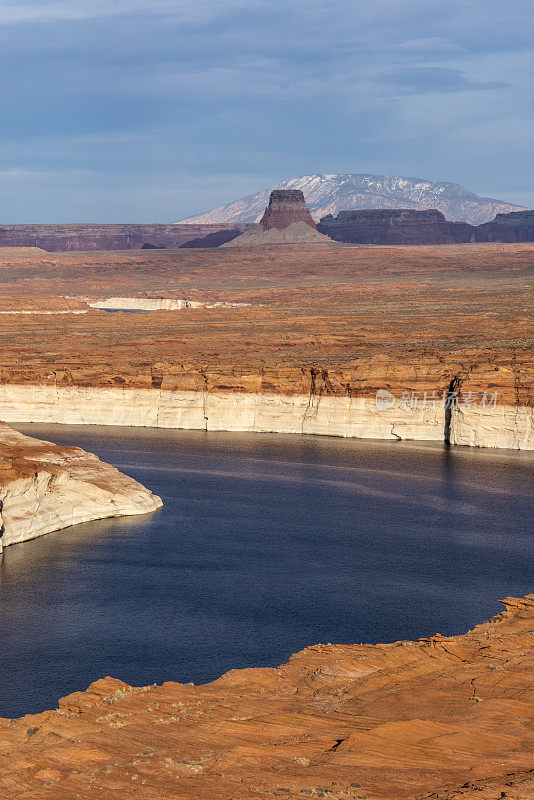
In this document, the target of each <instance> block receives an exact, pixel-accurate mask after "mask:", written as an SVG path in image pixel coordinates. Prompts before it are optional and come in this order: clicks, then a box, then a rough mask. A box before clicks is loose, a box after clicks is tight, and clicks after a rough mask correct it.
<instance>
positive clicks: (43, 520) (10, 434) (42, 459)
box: [0, 422, 162, 552]
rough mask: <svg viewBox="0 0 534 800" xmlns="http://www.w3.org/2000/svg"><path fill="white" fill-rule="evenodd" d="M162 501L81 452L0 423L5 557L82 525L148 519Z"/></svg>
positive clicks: (0, 512)
mask: <svg viewBox="0 0 534 800" xmlns="http://www.w3.org/2000/svg"><path fill="white" fill-rule="evenodd" d="M161 505H162V502H161V500H160V498H159V497H157V496H156V495H154V494H152V492H150V491H148V489H145V487H144V486H142V485H141V484H140V483H138V482H137V481H135V480H133V479H132V478H129V477H128V476H127V475H123V474H122V473H121V472H119V471H118V470H117V469H115V468H114V467H111V466H110V465H109V464H105V463H104V462H103V461H100V459H99V458H97V456H95V455H93V454H92V453H86V452H85V451H84V450H81V449H80V448H78V447H59V446H58V445H55V444H52V443H51V442H45V441H41V440H39V439H34V438H32V437H30V436H24V435H23V434H21V433H19V432H18V431H15V430H13V428H11V427H10V426H9V425H6V424H5V423H3V422H2V423H0V524H1V530H2V536H1V537H0V552H1V551H2V548H3V547H6V546H7V545H10V544H15V543H17V542H24V541H26V540H28V539H35V538H36V537H37V536H42V535H43V534H45V533H50V532H51V531H57V530H59V529H61V528H66V527H68V526H69V525H75V524H77V523H79V522H88V521H90V520H94V519H103V518H104V517H119V516H127V515H133V514H145V513H147V512H148V511H154V510H155V509H156V508H159V507H160V506H161Z"/></svg>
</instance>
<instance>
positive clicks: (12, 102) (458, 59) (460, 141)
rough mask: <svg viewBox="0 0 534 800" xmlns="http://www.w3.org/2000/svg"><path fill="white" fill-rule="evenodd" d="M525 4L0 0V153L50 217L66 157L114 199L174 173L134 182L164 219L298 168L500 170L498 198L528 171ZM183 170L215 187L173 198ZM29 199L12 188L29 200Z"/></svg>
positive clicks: (468, 176)
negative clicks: (45, 203) (44, 189)
mask: <svg viewBox="0 0 534 800" xmlns="http://www.w3.org/2000/svg"><path fill="white" fill-rule="evenodd" d="M533 16H534V8H533V6H532V4H531V0H516V1H515V2H514V4H512V5H510V4H509V5H508V6H506V7H505V6H504V5H502V3H501V2H498V1H497V0H469V2H467V3H466V2H465V0H433V1H432V2H431V3H429V2H428V0H403V2H399V0H375V2H373V3H355V2H354V0H313V2H309V0H254V2H248V1H247V0H226V2H224V3H220V2H214V0H197V2H193V0H150V2H149V0H114V2H113V3H110V2H109V0H106V2H104V0H39V1H38V0H17V1H16V2H15V0H3V2H2V3H1V6H0V61H1V66H0V68H1V69H2V74H4V75H10V76H11V77H10V80H9V81H7V80H6V81H3V82H2V83H1V84H0V107H1V108H2V126H1V127H0V158H1V159H2V165H3V168H4V169H5V170H8V171H9V170H11V169H13V170H22V171H27V172H29V173H32V172H34V171H37V172H38V171H39V170H44V171H45V172H46V173H47V174H48V176H49V181H50V186H51V195H53V196H54V198H55V199H54V203H56V207H57V219H58V220H60V219H61V217H62V215H63V214H64V213H66V212H70V208H71V205H70V203H69V198H68V197H65V200H64V202H63V204H62V203H61V200H60V198H61V193H60V192H59V191H58V192H53V191H52V187H53V185H54V182H55V181H56V184H55V185H58V186H59V180H60V179H59V177H58V175H59V174H60V173H61V172H62V171H64V170H67V171H69V175H70V178H69V182H68V184H67V183H65V182H63V183H62V186H63V187H64V189H65V191H67V189H66V188H65V187H67V185H68V186H69V187H73V186H74V185H75V182H76V175H78V179H79V189H78V192H79V193H80V192H83V191H84V190H85V188H86V184H87V181H88V180H94V181H95V182H98V179H97V177H94V178H91V179H89V178H88V177H87V176H88V175H90V176H99V179H100V180H101V181H102V185H103V186H104V183H106V182H105V179H104V176H105V175H106V174H113V175H115V176H116V177H115V180H116V181H117V182H118V188H117V190H116V191H114V192H113V198H114V200H115V201H116V202H120V201H119V198H120V196H121V190H120V185H123V186H125V187H126V186H128V187H131V186H132V183H135V180H136V178H137V179H138V180H139V181H140V184H142V185H145V186H146V185H148V183H149V182H150V185H151V186H155V185H156V184H157V182H158V181H160V182H161V185H162V187H163V186H164V185H165V181H166V176H168V175H180V176H181V180H182V194H181V195H180V196H181V197H182V200H183V203H184V205H183V206H181V207H178V206H177V205H176V206H174V207H173V208H172V209H168V208H167V207H166V203H167V202H168V195H165V192H163V190H162V198H161V202H160V203H159V205H158V203H157V202H156V203H155V201H154V197H157V193H156V192H155V190H154V193H153V194H151V200H150V203H149V202H148V198H147V213H148V212H150V216H153V214H154V213H156V214H157V216H159V217H160V218H162V219H168V218H170V219H172V218H178V217H180V216H189V215H190V214H192V213H194V212H195V211H202V210H205V208H206V207H209V206H210V205H213V206H214V205H217V204H218V203H219V201H221V202H224V201H225V200H228V199H231V198H232V197H238V196H240V195H241V194H246V193H247V192H246V191H242V189H243V186H244V185H245V184H247V190H250V191H253V190H254V189H255V188H261V186H262V185H264V184H265V185H268V184H274V183H276V182H277V181H279V180H280V179H283V178H285V177H291V176H292V175H295V174H302V173H310V172H336V171H339V172H350V171H362V172H379V173H390V174H391V173H397V174H417V175H421V176H423V177H428V178H433V177H435V178H439V179H444V180H451V181H455V182H459V183H464V184H466V185H468V186H469V188H472V189H473V190H474V191H478V192H483V193H485V194H490V195H491V194H494V195H496V196H498V187H499V186H508V187H509V188H510V191H508V197H509V198H510V199H513V186H514V185H515V186H517V188H518V190H519V191H525V190H526V188H525V187H526V182H527V181H530V183H531V184H532V183H534V174H533V167H532V166H531V161H532V159H531V156H530V149H531V148H530V146H529V143H528V132H529V131H530V132H531V130H532V117H531V114H530V112H529V110H528V107H529V100H530V98H531V96H532V80H531V73H532V64H533V60H532V53H531V52H530V50H529V38H530V30H529V28H530V27H531V22H532V23H534V20H533ZM2 23H4V24H2ZM8 23H9V24H8ZM507 139H508V140H509V141H513V143H514V147H513V148H510V147H508V146H507ZM487 154H491V159H492V160H491V163H489V162H488V157H487ZM221 175H223V176H225V177H224V179H223V181H222V183H223V184H224V186H226V190H225V191H226V196H221V194H224V192H223V191H222V189H221V188H220V187H221V182H220V181H219V176H221ZM82 176H83V177H82ZM119 176H122V177H120V178H119ZM248 176H251V177H250V180H249V178H248ZM254 176H256V177H257V178H258V181H259V176H265V179H262V181H261V184H260V183H258V186H255V185H254ZM4 180H5V178H4ZM12 180H13V181H15V180H16V178H15V176H13V178H12ZM35 180H37V178H35ZM195 180H198V181H205V184H206V186H207V185H209V182H210V181H211V183H212V185H213V187H214V188H213V202H210V201H209V200H208V199H207V200H206V202H205V203H203V204H202V205H199V206H196V207H192V206H190V205H189V206H188V205H187V203H189V202H192V200H191V198H193V197H195V196H197V195H196V194H195ZM492 182H494V185H495V187H496V189H495V190H494V189H493V188H492ZM30 183H31V180H30V178H28V184H30ZM108 183H109V182H107V183H106V186H108ZM108 188H109V187H108ZM69 191H70V190H69ZM106 191H107V189H106ZM128 191H131V190H130V189H129V190H128ZM128 191H126V190H124V192H123V198H124V199H123V202H124V205H125V208H131V205H129V197H128ZM151 191H152V190H151ZM102 192H104V189H102ZM206 192H207V189H206V190H205V192H204V193H203V195H202V196H203V197H204V195H205V193H206ZM97 194H98V192H97V188H96V185H95V187H94V188H93V190H92V193H91V197H93V198H96V196H97ZM108 194H109V193H108ZM164 195H165V197H164ZM173 196H174V195H173ZM136 197H137V201H138V203H139V204H141V201H142V192H140V193H139V195H137V194H136ZM176 197H177V198H178V199H177V200H176V202H178V201H179V196H178V195H176ZM38 202H39V201H38V199H37V195H34V194H32V192H31V191H28V197H27V207H28V210H27V213H28V214H30V215H31V208H32V207H33V208H36V207H37V204H38ZM106 202H107V201H106ZM180 202H181V201H180ZM199 202H200V201H199ZM106 207H109V204H108V205H107V206H106ZM62 208H63V209H64V211H62V210H61V209H62ZM100 208H101V209H102V208H104V200H103V202H102V204H101V205H100ZM97 210H98V209H97ZM4 213H6V214H8V213H11V205H10V199H9V192H8V193H7V194H5V200H4ZM1 215H2V206H1V205H0V222H1V221H2V216H1Z"/></svg>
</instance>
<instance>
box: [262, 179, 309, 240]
mask: <svg viewBox="0 0 534 800" xmlns="http://www.w3.org/2000/svg"><path fill="white" fill-rule="evenodd" d="M294 222H304V223H305V224H306V225H309V226H310V227H312V228H315V222H314V221H313V218H312V215H311V214H310V212H309V210H308V207H307V205H306V203H305V201H304V195H303V194H302V192H301V191H300V190H298V189H293V190H290V189H274V190H273V191H272V192H271V196H270V197H269V203H268V205H267V208H266V209H265V211H264V212H263V217H262V218H261V220H260V226H261V227H262V228H263V230H264V231H268V230H270V229H271V228H278V229H279V230H282V229H283V228H287V227H289V225H292V224H293V223H294Z"/></svg>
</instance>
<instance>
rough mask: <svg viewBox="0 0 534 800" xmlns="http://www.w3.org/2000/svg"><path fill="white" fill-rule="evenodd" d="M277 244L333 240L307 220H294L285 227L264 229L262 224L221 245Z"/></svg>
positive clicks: (250, 245)
mask: <svg viewBox="0 0 534 800" xmlns="http://www.w3.org/2000/svg"><path fill="white" fill-rule="evenodd" d="M277 244H293V245H297V244H301V245H308V244H313V245H315V244H328V245H331V244H332V240H331V239H330V238H329V237H328V236H325V235H324V234H322V233H319V231H318V230H316V229H315V226H314V227H313V228H312V227H311V225H308V224H307V223H306V222H292V223H291V224H290V225H288V226H287V227H285V228H277V227H275V226H273V227H272V228H268V229H266V230H264V229H263V228H262V227H261V226H258V227H257V228H255V229H253V230H250V231H245V233H242V234H241V236H238V237H237V238H236V239H232V240H231V241H229V242H226V244H223V245H221V247H262V246H263V247H266V246H268V245H277Z"/></svg>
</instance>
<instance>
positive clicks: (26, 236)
mask: <svg viewBox="0 0 534 800" xmlns="http://www.w3.org/2000/svg"><path fill="white" fill-rule="evenodd" d="M249 227H250V225H247V224H240V223H235V224H234V223H232V224H230V225H227V224H224V223H215V224H213V225H162V224H153V225H149V224H147V225H136V224H131V225H105V224H103V225H99V224H94V225H89V224H88V225H82V224H75V223H73V224H71V225H2V226H0V248H7V247H14V246H23V247H25V248H28V247H32V248H42V249H43V250H46V251H49V252H57V251H62V252H72V251H77V250H82V251H83V250H85V251H91V250H138V249H141V248H142V247H143V245H145V244H148V245H155V247H156V249H157V248H167V247H169V248H173V247H180V246H181V245H182V244H184V243H185V242H188V241H190V240H191V239H198V238H199V237H205V236H207V235H209V234H224V233H225V232H226V231H234V230H236V229H237V230H238V231H239V233H243V232H244V231H245V230H247V229H248V228H249Z"/></svg>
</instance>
